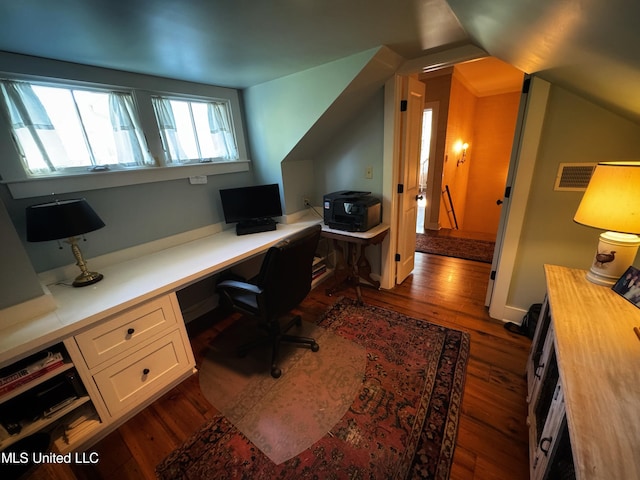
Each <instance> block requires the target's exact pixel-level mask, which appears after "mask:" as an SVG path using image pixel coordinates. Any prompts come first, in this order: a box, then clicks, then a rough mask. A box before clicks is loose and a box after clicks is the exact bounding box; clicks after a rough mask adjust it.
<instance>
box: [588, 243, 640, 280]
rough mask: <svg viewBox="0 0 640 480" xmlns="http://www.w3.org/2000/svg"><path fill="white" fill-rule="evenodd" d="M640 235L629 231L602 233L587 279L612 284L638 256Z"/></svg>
mask: <svg viewBox="0 0 640 480" xmlns="http://www.w3.org/2000/svg"><path fill="white" fill-rule="evenodd" d="M638 246H640V237H638V236H637V235H633V234H629V233H618V232H604V233H601V234H600V240H599V242H598V250H597V251H596V254H595V256H594V258H593V264H592V265H591V268H590V269H589V272H588V273H587V279H588V280H589V281H590V282H593V283H596V284H598V285H606V286H612V285H613V284H615V283H616V282H617V281H618V279H619V278H620V277H621V276H622V274H623V273H624V272H626V271H627V268H629V266H630V265H632V264H633V261H634V260H635V258H636V254H637V253H638Z"/></svg>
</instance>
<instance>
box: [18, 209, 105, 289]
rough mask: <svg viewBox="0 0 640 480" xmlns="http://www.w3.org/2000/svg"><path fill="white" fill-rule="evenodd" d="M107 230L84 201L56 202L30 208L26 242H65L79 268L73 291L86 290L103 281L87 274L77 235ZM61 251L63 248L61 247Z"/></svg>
mask: <svg viewBox="0 0 640 480" xmlns="http://www.w3.org/2000/svg"><path fill="white" fill-rule="evenodd" d="M102 227H104V222H103V221H102V219H101V218H100V217H99V216H98V214H96V212H95V211H94V210H93V209H92V208H91V207H90V206H89V204H88V203H87V201H86V200H85V199H84V198H77V199H73V200H56V201H54V202H50V203H42V204H39V205H31V206H30V207H27V241H29V242H44V241H48V240H60V239H63V238H65V239H66V240H65V241H66V242H67V243H68V244H69V245H71V251H72V252H73V255H74V257H75V259H76V265H78V267H79V268H80V271H81V273H80V275H78V277H76V279H75V280H74V281H73V286H74V287H85V286H87V285H91V284H93V283H96V282H99V281H100V280H102V278H103V276H102V274H100V273H97V272H90V271H88V270H87V262H85V260H84V258H83V257H82V252H81V251H80V247H78V238H77V236H78V235H83V234H85V233H89V232H93V231H94V230H98V229H99V228H102ZM60 248H62V247H60Z"/></svg>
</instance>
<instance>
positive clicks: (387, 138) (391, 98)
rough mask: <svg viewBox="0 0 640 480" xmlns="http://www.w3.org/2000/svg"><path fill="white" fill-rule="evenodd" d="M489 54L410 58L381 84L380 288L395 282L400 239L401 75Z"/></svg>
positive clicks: (470, 50) (462, 50)
mask: <svg viewBox="0 0 640 480" xmlns="http://www.w3.org/2000/svg"><path fill="white" fill-rule="evenodd" d="M486 56H488V54H487V52H485V51H484V50H482V49H481V48H479V47H477V46H475V45H464V46H461V47H457V48H452V49H450V50H446V51H442V52H438V53H434V54H430V55H425V56H423V57H420V58H417V59H413V60H409V61H407V62H405V63H404V64H403V65H401V66H400V68H399V69H398V71H397V72H396V74H395V75H393V76H392V77H391V78H390V79H389V80H387V82H386V83H385V86H384V134H383V160H382V162H383V169H382V221H383V222H384V223H387V224H389V225H390V227H391V228H390V229H389V235H388V236H387V238H386V239H385V241H384V242H383V243H382V249H381V265H380V270H381V275H380V288H384V289H391V288H393V287H394V286H395V284H396V260H395V258H396V246H397V245H398V241H402V238H401V235H402V232H398V228H397V225H398V211H399V208H398V201H399V200H398V193H397V184H398V183H401V181H399V179H400V162H401V158H400V151H401V149H400V145H401V142H402V138H401V134H402V132H401V131H400V126H401V122H400V109H399V108H398V106H399V105H400V101H401V100H402V78H401V77H402V76H408V75H412V74H416V73H419V72H424V71H429V70H436V69H440V68H444V67H449V66H452V65H455V64H456V63H460V62H466V61H469V60H474V59H478V58H483V57H486Z"/></svg>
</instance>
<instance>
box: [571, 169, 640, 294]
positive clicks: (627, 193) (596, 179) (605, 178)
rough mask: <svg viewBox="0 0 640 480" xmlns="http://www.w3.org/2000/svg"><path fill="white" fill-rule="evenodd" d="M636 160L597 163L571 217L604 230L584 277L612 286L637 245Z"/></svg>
mask: <svg viewBox="0 0 640 480" xmlns="http://www.w3.org/2000/svg"><path fill="white" fill-rule="evenodd" d="M638 192H640V162H603V163H599V164H598V165H597V166H596V168H595V170H594V172H593V175H592V176H591V179H590V180H589V184H588V185H587V190H586V191H585V192H584V196H583V197H582V200H581V202H580V205H579V206H578V210H577V211H576V214H575V216H574V217H573V220H574V221H575V222H577V223H580V224H582V225H587V226H589V227H595V228H599V229H602V230H608V231H606V232H603V233H601V234H600V241H599V242H598V250H597V251H596V254H595V257H594V259H593V264H592V265H591V269H590V270H589V272H588V273H587V278H588V279H589V280H590V281H591V282H593V283H597V284H598V285H609V286H610V285H613V284H614V283H615V282H616V281H617V280H618V279H619V278H620V277H621V276H622V274H623V273H624V272H625V271H626V270H627V268H629V266H630V265H632V264H633V261H634V259H635V257H636V254H637V252H638V246H640V237H638V235H636V234H638V233H640V197H638Z"/></svg>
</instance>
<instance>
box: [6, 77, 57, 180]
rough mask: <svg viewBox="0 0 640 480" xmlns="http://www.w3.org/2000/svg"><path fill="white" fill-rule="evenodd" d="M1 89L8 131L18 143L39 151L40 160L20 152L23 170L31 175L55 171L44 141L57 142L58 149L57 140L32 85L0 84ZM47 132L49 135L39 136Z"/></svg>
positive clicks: (23, 83) (18, 83)
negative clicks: (10, 131) (14, 136)
mask: <svg viewBox="0 0 640 480" xmlns="http://www.w3.org/2000/svg"><path fill="white" fill-rule="evenodd" d="M2 90H3V93H4V96H5V98H6V100H7V101H6V105H7V110H8V113H9V120H10V122H11V128H12V129H13V131H14V132H15V134H16V137H17V139H18V141H19V142H28V143H29V144H30V145H33V146H34V147H35V148H31V149H30V150H32V151H38V152H39V158H33V159H30V160H31V161H28V159H27V158H26V157H25V154H24V150H23V149H22V150H21V151H20V157H21V159H22V163H23V165H24V167H25V169H26V170H27V171H29V172H31V173H47V172H54V171H55V170H56V168H55V166H54V165H53V163H52V162H51V159H50V158H49V155H48V153H47V149H46V146H45V142H46V140H47V139H48V140H49V141H51V140H52V139H53V140H56V139H57V142H58V147H59V148H60V147H61V142H60V139H59V138H58V137H57V135H56V134H55V128H54V126H53V124H52V123H51V120H50V119H49V116H48V115H47V111H46V110H45V108H44V106H43V105H42V103H41V102H40V99H39V98H38V96H37V95H36V94H35V93H34V91H33V89H32V88H31V85H30V84H29V83H26V82H10V81H2ZM43 131H47V132H48V133H49V135H47V136H41V135H40V133H43Z"/></svg>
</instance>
